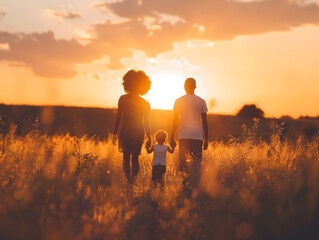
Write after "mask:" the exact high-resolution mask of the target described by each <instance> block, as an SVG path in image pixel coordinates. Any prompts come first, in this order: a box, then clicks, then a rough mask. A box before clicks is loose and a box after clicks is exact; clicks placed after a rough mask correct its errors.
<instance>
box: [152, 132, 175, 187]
mask: <svg viewBox="0 0 319 240" xmlns="http://www.w3.org/2000/svg"><path fill="white" fill-rule="evenodd" d="M166 138H167V132H166V131H163V130H158V131H157V132H156V133H155V140H156V142H157V144H155V145H153V146H152V147H149V146H146V151H147V153H152V152H154V156H153V168H152V181H153V183H154V186H155V188H156V187H157V183H160V184H161V188H162V189H163V187H164V174H165V172H166V152H169V153H173V152H174V149H175V148H170V147H169V146H167V145H164V142H165V140H166Z"/></svg>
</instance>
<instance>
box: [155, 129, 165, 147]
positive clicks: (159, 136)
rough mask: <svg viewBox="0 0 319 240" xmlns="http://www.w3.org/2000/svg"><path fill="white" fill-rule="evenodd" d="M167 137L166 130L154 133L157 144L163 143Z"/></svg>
mask: <svg viewBox="0 0 319 240" xmlns="http://www.w3.org/2000/svg"><path fill="white" fill-rule="evenodd" d="M166 138H167V132H166V131H164V130H158V131H157V132H156V133H155V140H156V142H157V143H158V144H163V143H164V142H165V140H166Z"/></svg>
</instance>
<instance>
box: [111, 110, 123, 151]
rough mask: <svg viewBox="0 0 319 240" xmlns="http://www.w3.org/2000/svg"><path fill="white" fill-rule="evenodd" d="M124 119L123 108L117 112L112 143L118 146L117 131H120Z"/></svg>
mask: <svg viewBox="0 0 319 240" xmlns="http://www.w3.org/2000/svg"><path fill="white" fill-rule="evenodd" d="M121 118H122V108H121V107H119V108H118V109H117V112H116V116H115V121H114V127H113V139H112V143H113V144H114V145H116V139H117V131H118V129H119V126H120V123H121Z"/></svg>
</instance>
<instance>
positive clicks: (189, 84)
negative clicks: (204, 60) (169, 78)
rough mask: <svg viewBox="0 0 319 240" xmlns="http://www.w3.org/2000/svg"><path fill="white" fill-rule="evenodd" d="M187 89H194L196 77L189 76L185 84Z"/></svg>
mask: <svg viewBox="0 0 319 240" xmlns="http://www.w3.org/2000/svg"><path fill="white" fill-rule="evenodd" d="M184 87H185V90H186V91H187V90H188V89H191V90H194V89H195V88H196V80H195V79H194V78H187V79H186V80H185V84H184Z"/></svg>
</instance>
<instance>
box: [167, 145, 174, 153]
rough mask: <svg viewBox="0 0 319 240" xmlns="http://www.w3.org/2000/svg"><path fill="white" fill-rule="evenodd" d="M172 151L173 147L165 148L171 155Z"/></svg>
mask: <svg viewBox="0 0 319 240" xmlns="http://www.w3.org/2000/svg"><path fill="white" fill-rule="evenodd" d="M174 150H175V147H174V148H171V147H170V146H168V147H167V151H168V152H169V153H173V152H174Z"/></svg>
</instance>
